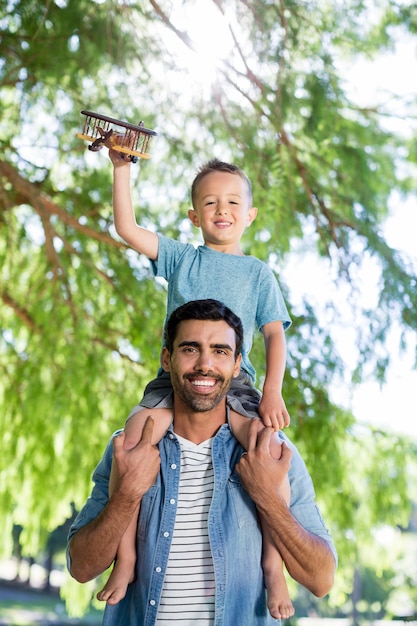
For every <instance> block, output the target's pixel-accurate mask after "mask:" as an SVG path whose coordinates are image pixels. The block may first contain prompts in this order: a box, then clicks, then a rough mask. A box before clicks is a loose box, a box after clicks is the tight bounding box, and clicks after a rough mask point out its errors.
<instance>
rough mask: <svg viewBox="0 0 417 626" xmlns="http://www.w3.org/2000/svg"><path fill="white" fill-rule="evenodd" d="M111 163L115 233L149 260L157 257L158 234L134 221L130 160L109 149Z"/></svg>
mask: <svg viewBox="0 0 417 626" xmlns="http://www.w3.org/2000/svg"><path fill="white" fill-rule="evenodd" d="M109 157H110V160H111V162H112V163H113V168H114V172H113V213H114V225H115V227H116V231H117V234H118V235H120V237H122V238H123V239H124V240H125V241H126V243H128V244H129V245H130V246H132V248H134V249H135V250H136V251H137V252H140V254H144V255H145V256H147V257H148V258H149V259H151V260H153V261H154V260H155V259H157V257H158V235H157V234H156V233H153V232H152V231H150V230H147V229H146V228H142V227H141V226H139V225H138V224H137V223H136V219H135V213H134V210H133V206H132V198H131V195H130V165H131V164H130V162H129V161H124V160H123V159H122V158H121V155H120V153H119V152H116V151H115V150H111V149H110V150H109Z"/></svg>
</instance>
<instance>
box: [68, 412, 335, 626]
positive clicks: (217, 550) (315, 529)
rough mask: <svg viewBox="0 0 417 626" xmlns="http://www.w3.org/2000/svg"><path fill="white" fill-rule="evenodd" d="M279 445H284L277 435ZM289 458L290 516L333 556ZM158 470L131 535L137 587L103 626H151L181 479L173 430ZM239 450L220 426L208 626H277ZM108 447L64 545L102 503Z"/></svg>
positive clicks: (309, 490)
mask: <svg viewBox="0 0 417 626" xmlns="http://www.w3.org/2000/svg"><path fill="white" fill-rule="evenodd" d="M280 436H281V438H282V439H285V440H286V441H287V442H288V440H287V438H286V437H285V435H283V434H282V433H280ZM288 443H289V445H290V447H291V448H292V450H293V456H292V459H291V469H290V472H289V478H290V484H291V512H292V513H293V515H294V516H295V517H296V518H297V520H298V521H299V522H300V524H301V525H302V526H304V528H306V529H307V530H309V531H310V532H312V533H315V534H317V535H319V536H320V537H323V539H325V540H326V541H327V542H328V543H329V545H330V547H331V549H332V551H333V552H334V555H335V559H336V551H335V548H334V546H333V542H332V539H331V537H330V534H329V532H328V531H327V529H326V527H325V525H324V522H323V520H322V517H321V515H320V512H319V510H318V507H317V505H316V503H315V494H314V488H313V484H312V481H311V478H310V476H309V474H308V472H307V469H306V467H305V464H304V462H303V460H302V459H301V456H300V455H299V453H298V452H297V450H296V449H295V447H294V446H293V444H291V443H290V442H288ZM159 451H160V456H161V469H160V473H159V475H158V477H157V479H156V482H155V484H154V486H153V487H152V488H151V489H150V490H149V491H148V492H147V493H146V494H145V495H144V496H143V499H142V502H141V506H140V515H139V523H138V531H137V555H138V557H137V564H136V580H135V582H133V583H132V584H130V585H129V587H128V591H127V594H126V596H125V598H124V599H123V600H122V601H121V602H119V603H118V604H117V605H115V606H109V605H107V607H106V609H105V613H104V619H103V626H153V625H154V624H155V623H156V617H157V613H158V602H159V599H160V596H161V591H162V586H163V582H164V574H165V570H166V567H167V562H168V556H169V551H170V545H171V537H172V533H173V530H174V524H175V515H176V509H177V496H178V486H179V479H180V462H181V460H180V445H179V442H178V440H177V438H176V436H175V434H174V433H173V432H172V430H169V431H168V432H167V434H166V435H165V436H164V438H163V439H162V440H161V442H160V443H159ZM242 452H243V448H242V447H241V446H240V444H239V443H238V442H237V440H236V439H235V438H234V437H233V436H232V434H231V432H230V430H229V427H228V425H227V424H224V425H223V426H222V427H221V428H220V429H219V431H218V432H217V434H216V436H215V437H214V440H213V452H212V454H213V466H214V474H215V482H214V492H213V500H212V504H211V507H210V512H209V535H210V544H211V550H212V555H213V562H214V570H215V580H216V589H215V594H216V609H215V620H214V626H236V625H237V624H239V626H261V625H262V626H268V625H270V624H279V622H280V620H276V619H274V618H272V617H271V616H270V614H269V612H268V608H267V604H266V593H265V588H264V581H263V575H262V567H261V552H262V535H261V530H260V526H259V521H258V518H257V514H256V507H255V505H254V503H253V502H252V500H251V499H250V498H249V496H248V495H247V494H246V492H245V491H244V489H243V487H242V485H241V483H240V479H239V476H238V475H237V473H236V471H235V465H236V463H237V462H238V461H239V459H240V455H241V454H242ZM111 460H112V444H111V442H110V443H109V445H108V446H107V449H106V452H105V454H104V456H103V458H102V460H101V461H100V463H99V464H98V466H97V468H96V470H95V472H94V474H93V481H94V488H93V491H92V494H91V496H90V498H89V499H88V501H87V503H86V504H85V506H84V508H83V509H82V510H81V512H80V513H79V515H78V517H77V519H76V520H75V522H74V524H73V526H72V527H71V530H70V533H69V538H71V537H72V536H73V535H74V534H75V533H76V531H77V530H78V529H80V528H81V527H82V526H84V525H86V524H88V523H89V522H90V521H91V520H93V519H94V518H95V517H97V515H98V514H99V513H100V511H101V510H102V508H103V507H104V506H105V504H106V502H107V500H108V480H109V475H110V468H111Z"/></svg>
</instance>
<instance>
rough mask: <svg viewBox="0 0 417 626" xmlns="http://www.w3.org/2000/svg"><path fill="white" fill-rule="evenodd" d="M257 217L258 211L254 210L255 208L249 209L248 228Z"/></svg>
mask: <svg viewBox="0 0 417 626" xmlns="http://www.w3.org/2000/svg"><path fill="white" fill-rule="evenodd" d="M257 215H258V209H257V208H256V206H253V207H251V208H250V209H249V211H248V221H247V226H250V225H251V224H252V222H253V220H254V219H255V218H256V216H257Z"/></svg>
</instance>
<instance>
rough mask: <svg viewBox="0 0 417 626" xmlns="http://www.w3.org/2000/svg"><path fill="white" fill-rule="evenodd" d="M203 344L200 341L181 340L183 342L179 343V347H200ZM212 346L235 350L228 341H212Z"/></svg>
mask: <svg viewBox="0 0 417 626" xmlns="http://www.w3.org/2000/svg"><path fill="white" fill-rule="evenodd" d="M200 346H201V343H200V342H199V341H187V340H185V341H181V343H179V344H178V347H179V348H184V347H192V348H199V347H200ZM210 348H216V349H217V350H219V349H220V350H229V351H230V352H233V350H234V348H232V346H231V345H229V344H228V343H212V344H210Z"/></svg>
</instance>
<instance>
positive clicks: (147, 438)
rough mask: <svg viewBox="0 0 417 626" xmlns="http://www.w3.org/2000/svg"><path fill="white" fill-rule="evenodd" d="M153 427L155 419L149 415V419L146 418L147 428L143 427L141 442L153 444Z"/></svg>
mask: <svg viewBox="0 0 417 626" xmlns="http://www.w3.org/2000/svg"><path fill="white" fill-rule="evenodd" d="M153 425H154V421H153V417H152V415H148V417H147V418H146V422H145V426H144V427H143V431H142V437H141V440H140V441H143V442H145V443H152V434H153ZM139 443H140V442H139Z"/></svg>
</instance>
